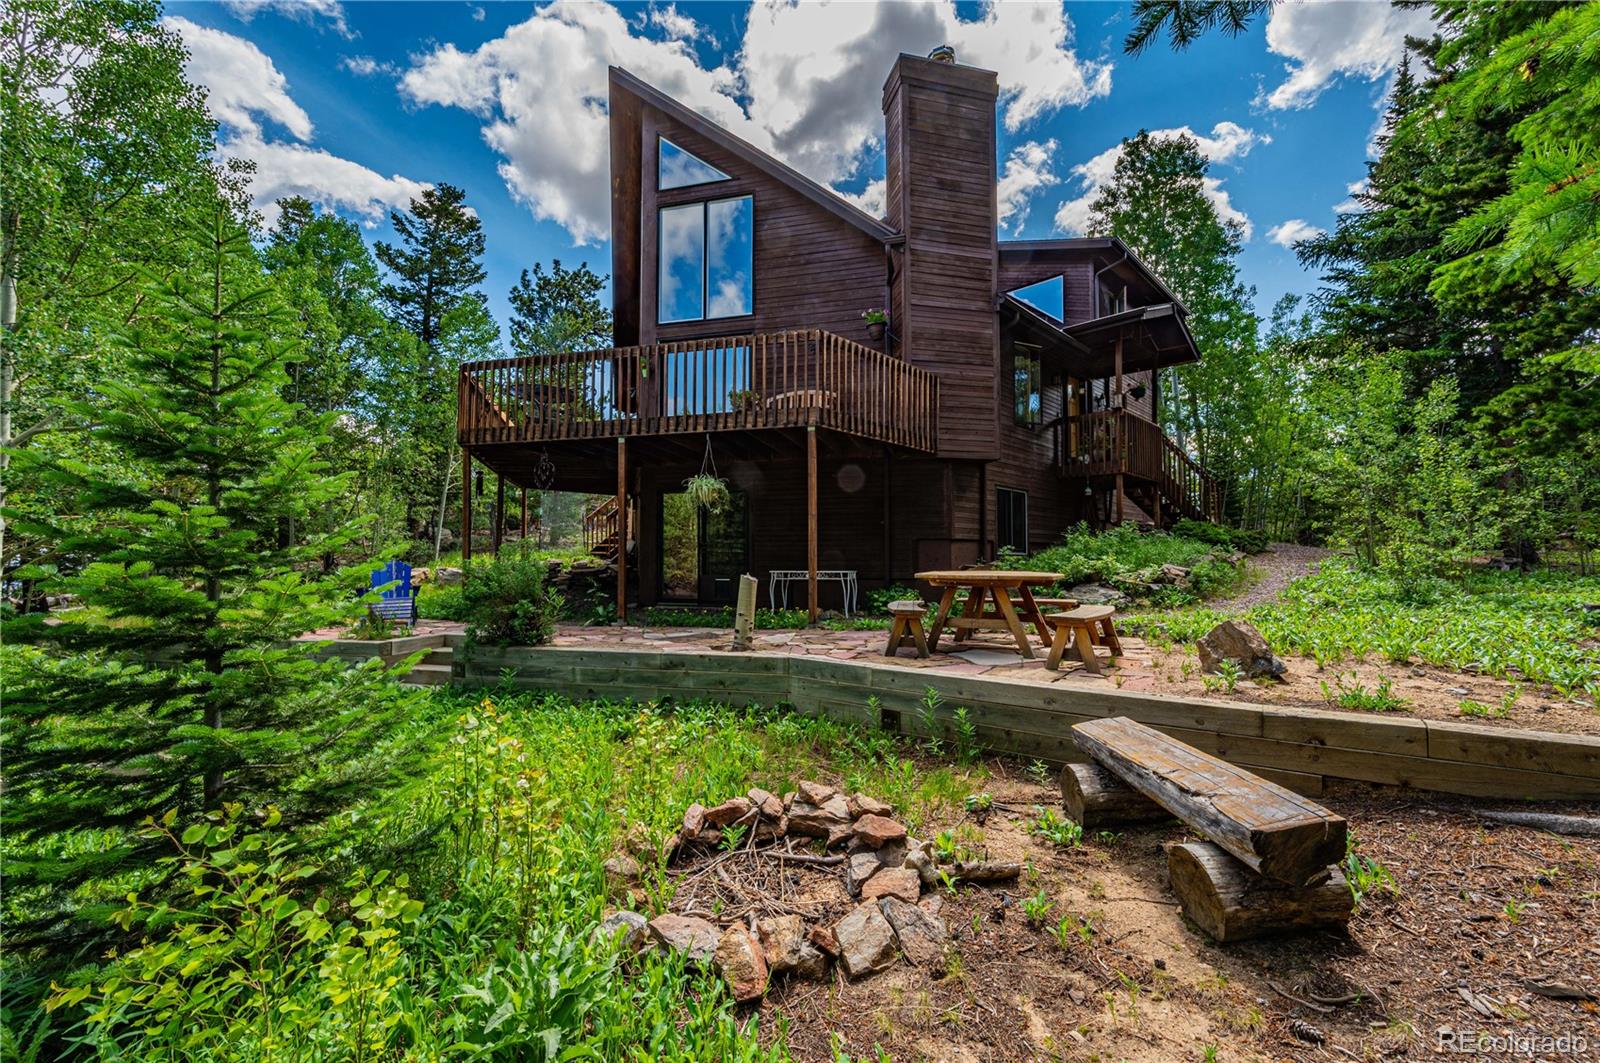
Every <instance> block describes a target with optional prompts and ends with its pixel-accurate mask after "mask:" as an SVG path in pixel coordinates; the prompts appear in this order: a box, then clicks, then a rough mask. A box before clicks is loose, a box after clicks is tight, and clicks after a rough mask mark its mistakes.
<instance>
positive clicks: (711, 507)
mask: <svg viewBox="0 0 1600 1063" xmlns="http://www.w3.org/2000/svg"><path fill="white" fill-rule="evenodd" d="M683 493H684V494H686V495H688V496H689V501H691V502H693V503H694V504H695V505H697V506H703V507H705V508H706V509H707V510H708V511H710V512H712V513H720V512H722V509H723V507H724V506H726V505H727V504H728V481H726V480H724V479H723V478H722V477H720V476H713V475H711V474H710V473H708V472H697V473H695V474H694V475H693V476H691V477H689V478H688V479H687V480H685V481H683Z"/></svg>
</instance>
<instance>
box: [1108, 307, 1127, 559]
mask: <svg viewBox="0 0 1600 1063" xmlns="http://www.w3.org/2000/svg"><path fill="white" fill-rule="evenodd" d="M1112 369H1113V370H1114V372H1115V373H1116V378H1117V383H1116V394H1117V410H1118V411H1119V413H1118V415H1117V419H1118V424H1117V428H1118V431H1117V505H1116V512H1117V526H1118V527H1119V528H1120V527H1121V526H1122V516H1123V499H1124V498H1126V497H1127V496H1126V495H1124V494H1123V482H1122V467H1123V466H1124V465H1126V464H1127V463H1128V440H1127V437H1126V435H1125V434H1124V432H1123V429H1124V428H1125V427H1126V422H1127V417H1126V412H1127V396H1126V395H1124V394H1123V392H1122V333H1121V332H1118V333H1117V347H1116V354H1115V361H1114V363H1113V366H1112Z"/></svg>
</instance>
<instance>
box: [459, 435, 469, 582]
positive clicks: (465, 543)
mask: <svg viewBox="0 0 1600 1063" xmlns="http://www.w3.org/2000/svg"><path fill="white" fill-rule="evenodd" d="M461 560H462V561H463V562H466V561H471V560H472V448H471V447H462V448H461Z"/></svg>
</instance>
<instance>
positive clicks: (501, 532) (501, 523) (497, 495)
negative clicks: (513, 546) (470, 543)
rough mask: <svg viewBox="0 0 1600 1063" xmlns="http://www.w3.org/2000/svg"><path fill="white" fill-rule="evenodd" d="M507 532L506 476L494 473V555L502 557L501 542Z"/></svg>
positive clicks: (492, 541) (491, 540) (491, 539)
mask: <svg viewBox="0 0 1600 1063" xmlns="http://www.w3.org/2000/svg"><path fill="white" fill-rule="evenodd" d="M505 534H506V478H505V477H504V476H502V475H501V474H500V473H495V474H494V534H493V536H492V537H491V538H490V540H489V541H490V542H491V543H493V544H494V556H495V558H496V559H498V558H499V557H500V542H501V540H502V539H503V538H504V537H505Z"/></svg>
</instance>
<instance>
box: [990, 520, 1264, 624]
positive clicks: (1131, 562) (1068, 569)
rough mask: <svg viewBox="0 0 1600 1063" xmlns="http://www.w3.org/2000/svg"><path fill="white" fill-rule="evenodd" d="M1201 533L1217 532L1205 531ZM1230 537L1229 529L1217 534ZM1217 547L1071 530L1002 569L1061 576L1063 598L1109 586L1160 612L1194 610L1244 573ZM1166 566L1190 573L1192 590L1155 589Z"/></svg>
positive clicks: (1134, 533)
mask: <svg viewBox="0 0 1600 1063" xmlns="http://www.w3.org/2000/svg"><path fill="white" fill-rule="evenodd" d="M1201 527H1215V526H1214V525H1201ZM1217 530H1218V531H1220V532H1224V533H1226V532H1227V529H1225V528H1219V529H1217ZM1216 552H1217V546H1215V545H1213V544H1210V543H1207V542H1204V541H1202V540H1200V539H1195V538H1190V537H1186V536H1182V535H1171V534H1167V533H1166V532H1141V531H1139V530H1138V529H1137V528H1135V527H1133V526H1132V525H1123V526H1121V527H1118V528H1112V529H1111V530H1109V531H1104V532H1097V531H1092V530H1090V529H1089V528H1088V527H1087V526H1085V525H1079V526H1078V527H1076V528H1073V529H1071V530H1070V531H1068V532H1067V533H1066V534H1065V535H1063V536H1062V537H1061V542H1060V543H1058V544H1057V545H1055V546H1051V547H1048V548H1047V549H1044V550H1041V551H1039V552H1038V553H1036V554H1033V555H1032V556H1029V557H1024V556H1022V555H1019V554H1013V553H1010V552H1002V553H1001V555H1000V557H998V558H997V559H996V561H995V564H996V566H997V567H999V568H1026V569H1037V570H1040V571H1044V572H1059V573H1061V575H1062V580H1061V584H1060V585H1059V586H1058V587H1057V588H1056V589H1055V590H1056V593H1058V594H1061V593H1065V591H1066V590H1067V589H1068V588H1070V587H1072V586H1073V585H1074V584H1078V583H1105V584H1109V585H1110V586H1112V587H1115V588H1116V589H1117V590H1120V591H1122V592H1123V593H1125V594H1127V595H1129V596H1130V597H1132V598H1136V599H1139V600H1141V601H1145V602H1149V603H1151V604H1154V605H1159V606H1180V605H1190V604H1193V603H1194V602H1197V601H1200V600H1201V599H1203V598H1209V597H1212V596H1214V595H1217V594H1220V593H1222V592H1223V591H1225V590H1227V589H1228V588H1229V587H1231V586H1232V585H1233V584H1234V582H1235V581H1237V579H1238V578H1239V569H1238V568H1237V567H1235V566H1234V565H1230V564H1229V563H1228V562H1226V561H1224V560H1222V559H1220V558H1218V557H1217V556H1216ZM1162 565H1178V566H1180V567H1182V568H1186V569H1188V570H1189V580H1190V585H1189V586H1188V587H1182V586H1178V585H1176V584H1160V585H1156V586H1154V588H1153V589H1152V585H1153V584H1155V583H1156V577H1157V574H1158V573H1159V571H1160V569H1161V566H1162Z"/></svg>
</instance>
